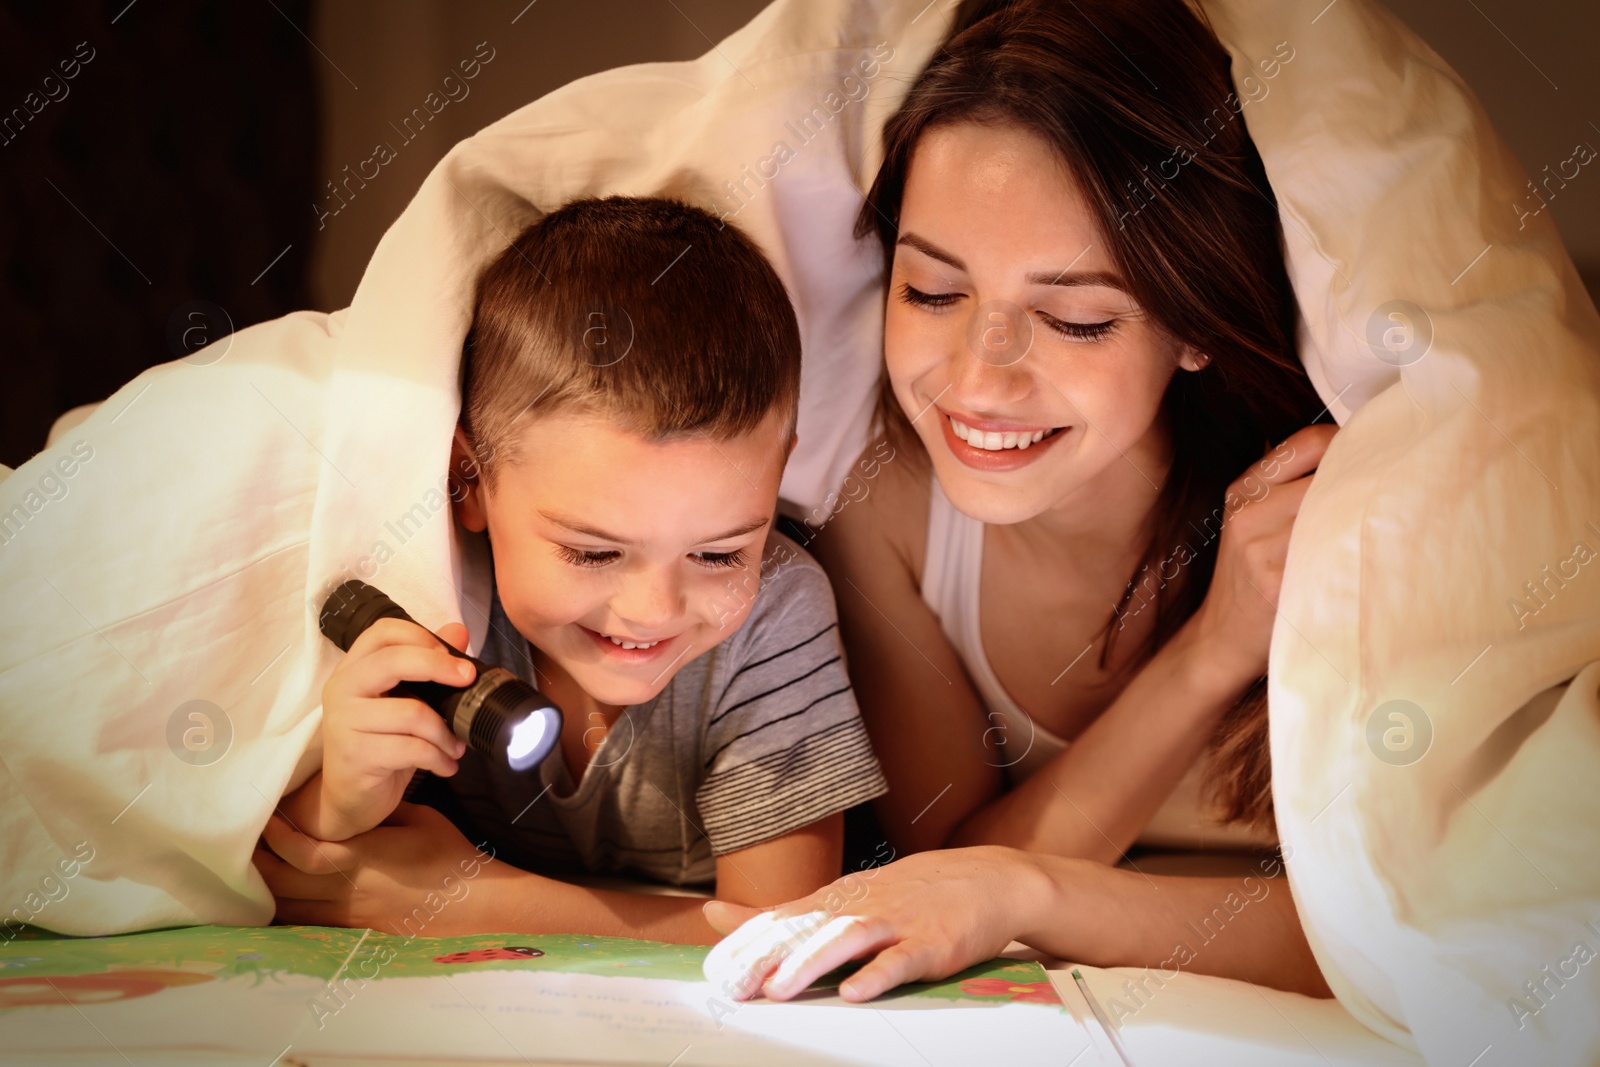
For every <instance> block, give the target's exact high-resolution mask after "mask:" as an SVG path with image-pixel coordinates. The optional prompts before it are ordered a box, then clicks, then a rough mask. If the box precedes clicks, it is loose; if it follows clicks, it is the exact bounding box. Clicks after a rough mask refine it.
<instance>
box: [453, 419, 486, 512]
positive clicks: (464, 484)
mask: <svg viewBox="0 0 1600 1067" xmlns="http://www.w3.org/2000/svg"><path fill="white" fill-rule="evenodd" d="M482 473H483V468H482V467H481V465H480V464H479V463H478V454H477V452H476V451H475V450H474V449H473V447H472V442H471V441H470V440H468V439H467V431H465V430H463V429H462V428H461V425H460V423H457V424H456V432H455V436H454V437H453V438H452V439H451V441H450V472H449V479H450V480H449V486H450V506H451V509H452V511H453V512H454V514H455V519H456V521H457V522H459V523H460V524H461V525H462V526H463V527H465V528H466V529H468V530H471V531H472V532H473V533H482V532H483V531H484V530H486V529H488V528H489V514H488V512H487V511H486V510H485V509H484V505H483V481H482V477H481V475H482Z"/></svg>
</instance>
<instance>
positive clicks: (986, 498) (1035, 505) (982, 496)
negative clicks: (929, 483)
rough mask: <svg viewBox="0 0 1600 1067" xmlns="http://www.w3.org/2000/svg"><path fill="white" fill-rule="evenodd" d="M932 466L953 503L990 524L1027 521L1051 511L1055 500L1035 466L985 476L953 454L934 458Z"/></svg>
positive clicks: (940, 484) (958, 508)
mask: <svg viewBox="0 0 1600 1067" xmlns="http://www.w3.org/2000/svg"><path fill="white" fill-rule="evenodd" d="M933 468H934V474H935V475H937V476H938V479H939V488H940V489H942V490H943V491H944V495H945V497H946V498H947V499H948V500H949V501H950V503H951V505H952V506H954V507H955V509H956V510H957V511H959V512H961V513H962V514H963V515H966V516H968V517H970V518H974V519H977V520H978V521H979V522H984V523H988V524H989V525H991V526H1010V525H1013V524H1015V523H1019V522H1026V521H1027V520H1029V519H1031V518H1033V517H1034V516H1036V515H1039V514H1042V513H1043V512H1045V511H1048V510H1049V509H1050V506H1051V504H1052V503H1053V500H1054V498H1053V497H1052V496H1051V494H1050V493H1049V492H1048V491H1047V487H1046V485H1045V483H1044V479H1042V478H1040V477H1039V476H1038V474H1037V473H1035V471H1034V470H1033V469H1029V470H1026V471H1015V472H1009V473H1007V474H1004V475H999V476H997V475H993V474H990V475H987V476H984V475H979V474H977V473H976V472H974V471H973V470H972V469H971V468H969V467H967V466H965V465H964V464H962V463H960V462H958V461H957V460H956V459H955V458H954V457H953V456H940V457H937V458H935V460H934V464H933ZM1057 496H1059V493H1058V494H1057Z"/></svg>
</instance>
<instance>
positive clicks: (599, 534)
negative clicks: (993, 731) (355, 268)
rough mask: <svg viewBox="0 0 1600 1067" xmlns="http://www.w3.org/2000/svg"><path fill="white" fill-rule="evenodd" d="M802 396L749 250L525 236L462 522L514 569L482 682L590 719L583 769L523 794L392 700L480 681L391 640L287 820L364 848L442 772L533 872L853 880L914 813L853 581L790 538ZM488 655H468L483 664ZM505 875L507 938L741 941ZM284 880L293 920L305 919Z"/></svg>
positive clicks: (543, 227) (594, 219)
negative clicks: (898, 791) (849, 827)
mask: <svg viewBox="0 0 1600 1067" xmlns="http://www.w3.org/2000/svg"><path fill="white" fill-rule="evenodd" d="M799 388H800V338H799V330H798V327H797V325H796V322H795V318H794V312H793V309H792V308H791V306H790V304H789V301H788V297H787V295H786V294H785V292H784V289H783V285H782V283H781V282H780V281H779V279H778V277H777V275H776V273H774V271H773V270H772V268H771V266H770V265H769V264H768V263H767V262H766V260H765V259H764V258H763V257H762V256H761V254H760V252H759V251H758V250H757V249H756V247H755V246H754V245H753V244H752V243H751V242H750V241H749V240H748V239H747V238H746V237H744V236H743V235H742V234H741V233H740V232H739V231H738V230H736V229H735V228H733V227H731V226H726V225H725V224H723V223H721V222H719V221H718V220H716V219H715V218H713V217H712V216H710V215H708V214H706V213H704V212H702V211H699V210H697V209H694V208H691V207H688V206H686V205H684V204H680V203H677V202H673V201H668V200H659V199H628V198H621V197H613V198H610V199H606V200H593V199H590V200H579V201H576V202H574V203H571V204H569V205H567V206H566V207H564V208H562V209H560V210H558V211H556V212H554V213H552V214H550V215H548V216H546V217H545V218H544V219H542V220H540V221H539V222H538V223H536V224H535V225H533V226H531V227H530V228H529V229H528V230H526V231H525V232H524V233H522V234H521V235H520V236H519V237H518V238H517V240H516V241H515V242H513V244H512V245H511V247H509V248H508V249H507V250H506V251H505V252H504V253H502V254H501V255H500V256H499V257H498V258H497V259H496V260H495V261H494V262H493V263H492V264H491V265H490V266H489V268H488V269H487V270H486V271H485V273H484V275H483V277H482V278H481V279H480V280H479V284H478V292H477V301H476V310H475V315H474V321H473V326H472V331H471V334H470V335H469V338H468V342H467V352H466V359H465V378H464V385H463V410H462V416H461V420H460V425H459V426H458V427H457V430H456V439H455V442H454V446H453V452H452V460H451V462H452V469H453V470H455V471H461V472H466V473H465V474H464V475H463V477H462V480H461V482H460V484H459V485H458V486H456V487H453V490H452V498H453V500H454V516H455V520H456V521H457V522H458V523H459V524H460V526H462V527H464V528H465V530H467V531H472V532H480V531H481V532H482V533H483V535H484V537H485V538H486V539H487V543H488V546H489V554H490V557H491V559H492V570H493V596H492V598H491V602H490V620H489V622H490V627H489V635H488V638H487V639H486V641H485V644H484V647H483V649H482V650H481V651H480V652H479V658H480V659H482V660H484V661H485V662H487V663H490V664H494V665H497V666H502V667H505V668H506V669H508V670H510V671H512V672H513V673H516V674H518V675H520V676H522V677H523V678H525V679H527V680H529V681H531V682H533V684H534V685H535V686H536V687H537V688H539V689H540V690H542V691H543V692H544V693H545V694H546V695H547V696H549V697H550V698H551V699H553V700H554V701H555V702H556V703H557V704H558V705H559V706H560V707H561V708H562V710H563V713H564V726H563V729H562V736H561V739H560V744H559V745H558V746H557V748H556V749H555V750H554V751H553V752H552V753H551V754H550V756H549V757H548V758H547V759H545V761H544V762H543V763H542V764H541V765H540V766H539V767H538V768H537V769H536V770H529V771H526V772H522V773H517V772H512V771H510V770H506V769H502V768H500V767H498V766H497V765H495V764H493V763H491V762H490V761H488V760H485V759H483V758H482V757H481V756H480V755H479V753H478V752H476V751H475V750H472V749H467V748H465V747H464V745H463V744H462V743H461V742H459V741H458V740H457V739H456V738H455V737H454V735H452V734H451V733H450V731H449V730H448V728H447V727H446V726H445V724H444V721H443V720H442V719H441V718H440V717H439V716H438V715H437V714H436V713H435V712H433V711H432V710H431V709H429V708H427V707H426V706H425V705H423V704H421V703H420V702H418V701H415V700H410V699H404V698H398V697H386V696H385V694H386V693H387V692H388V691H389V690H390V689H391V688H392V687H393V686H394V685H396V684H397V683H398V682H400V681H403V680H414V681H422V680H432V681H439V682H445V683H448V684H452V685H463V684H466V682H467V681H468V680H469V679H470V677H471V675H470V673H469V674H466V675H463V674H458V673H457V672H458V670H459V669H460V668H461V664H462V661H461V660H459V659H457V658H454V657H451V656H450V655H449V654H448V653H446V652H445V651H444V650H443V649H442V648H440V647H439V645H438V642H437V640H436V639H435V638H434V637H433V636H431V635H429V634H428V633H427V632H426V631H424V630H423V629H422V628H421V627H420V626H416V625H414V624H411V623H406V622H403V621H400V620H382V621H380V622H379V623H378V624H376V625H374V626H372V627H371V628H370V629H368V630H367V631H366V632H365V633H364V634H362V636H361V637H360V638H359V639H358V640H357V641H356V642H355V643H354V644H353V645H352V646H351V648H350V651H349V653H348V655H347V656H346V657H345V659H344V660H343V661H341V663H340V665H339V667H338V668H337V669H336V670H335V671H334V673H333V675H332V676H330V678H329V679H328V682H327V685H326V686H325V688H324V691H323V710H324V722H323V735H324V757H323V759H324V762H323V768H322V771H321V772H320V773H319V774H318V775H317V776H314V777H313V778H312V779H311V780H310V781H308V782H307V783H306V784H305V785H304V786H302V787H301V788H300V789H299V790H297V791H296V792H295V793H294V794H291V795H290V796H289V797H288V798H286V799H285V801H284V803H283V806H282V813H283V815H284V816H286V817H287V819H288V820H289V822H290V823H291V824H292V825H293V826H295V827H296V828H298V829H299V830H300V831H302V832H303V833H305V834H306V835H308V836H309V837H311V838H314V839H321V840H322V841H339V840H344V839H347V838H350V837H353V836H355V835H357V834H361V833H363V832H364V831H367V830H370V829H372V828H373V827H376V826H378V825H379V824H380V823H381V822H383V821H384V820H385V819H387V818H388V817H389V816H390V815H391V814H393V813H394V812H395V810H396V808H397V806H398V804H399V802H400V800H401V797H402V794H403V793H404V791H405V789H406V787H407V783H408V782H409V781H410V780H411V778H412V775H413V770H414V768H418V767H420V768H424V769H426V770H429V771H432V772H433V773H434V774H436V775H439V776H440V777H439V778H438V779H435V780H430V781H428V782H427V783H426V785H427V788H426V789H424V791H423V792H422V793H421V794H419V796H421V798H422V799H425V800H428V801H429V802H430V803H432V804H433V805H434V806H436V807H438V808H439V809H441V810H442V811H444V812H446V813H447V814H449V815H450V817H451V820H452V821H454V822H455V823H456V824H457V826H458V827H459V828H461V829H462V830H463V831H464V832H466V833H467V834H469V835H470V836H471V838H472V840H474V841H479V840H486V841H487V843H488V844H489V845H490V846H491V847H492V849H493V851H494V852H495V854H496V856H497V858H500V859H504V860H507V861H509V863H510V864H511V865H514V866H515V867H517V868H525V869H526V868H538V869H540V870H544V871H567V872H590V873H601V874H604V873H624V872H626V873H632V874H638V875H643V876H645V877H647V878H650V879H654V880H658V881H661V882H667V883H671V884H674V885H693V884H705V883H710V882H713V881H714V883H715V891H716V895H717V897H718V898H719V899H724V900H729V901H734V902H736V903H742V904H751V905H761V904H776V903H779V902H782V901H786V900H792V899H795V898H796V897H799V896H803V895H805V894H806V893H809V892H812V891H813V890H815V889H817V888H819V887H821V886H822V885H825V884H826V883H828V882H830V881H831V880H833V879H834V878H835V877H836V876H837V875H838V874H839V867H840V859H841V850H842V847H843V843H842V834H843V829H842V818H841V813H842V812H843V810H844V809H846V808H848V807H850V806H852V805H854V804H858V803H861V802H862V801H865V800H869V799H871V798H873V797H876V796H878V795H880V794H882V793H883V792H885V791H886V789H887V786H886V784H885V782H884V779H883V776H882V774H881V772H880V770H879V767H878V764H877V761H876V759H875V758H874V757H873V755H872V751H871V748H870V745H869V742H868V740H867V736H866V733H865V731H864V729H863V727H862V725H861V722H860V719H859V716H858V713H857V710H856V705H855V700H854V697H853V696H852V694H851V690H850V685H849V681H848V679H847V677H846V674H845V669H844V663H843V661H842V657H841V651H840V649H841V646H840V642H839V637H838V627H837V625H836V622H835V615H834V606H833V600H832V594H831V590H830V588H829V586H828V583H827V579H826V577H825V576H824V574H823V572H822V570H821V568H820V567H818V565H817V564H816V563H815V562H814V561H812V560H811V558H810V557H809V556H807V555H806V554H805V553H804V552H803V551H802V550H801V549H799V548H798V547H797V546H796V545H795V544H794V542H792V541H790V540H789V539H788V538H786V537H784V536H783V535H782V534H780V533H778V532H776V531H774V530H773V529H772V524H773V520H774V511H775V505H776V501H777V494H778V484H779V481H780V479H781V477H782V473H783V468H784V464H785V462H786V460H787V458H788V455H789V452H790V450H791V449H792V448H793V446H794V442H795V440H796V438H795V432H794V428H795V419H796V413H797V409H798V400H799ZM480 464H481V465H480ZM457 490H459V491H457ZM447 631H449V632H448V634H447ZM464 633H465V628H464V627H461V626H460V625H459V624H453V625H452V627H446V628H445V629H444V630H441V632H440V634H441V636H442V637H446V639H448V640H451V641H452V644H453V645H454V646H455V647H457V648H459V647H462V643H463V642H464V640H465V637H464ZM467 670H468V671H470V670H471V668H470V665H469V666H468V668H467ZM430 793H431V794H432V795H431V796H430V795H429V794H430ZM381 832H383V831H380V833H381ZM269 836H270V835H269ZM496 867H497V868H498V874H497V880H496V881H495V883H494V885H495V888H494V890H493V891H492V892H490V893H487V894H479V897H478V902H477V904H475V905H473V907H474V909H475V910H473V911H472V914H471V925H472V926H473V927H475V928H477V929H479V930H483V931H519V932H529V933H533V932H550V933H555V932H583V933H591V934H610V935H621V936H635V937H651V938H655V939H658V940H673V941H686V942H694V941H700V942H709V941H713V940H715V939H716V934H715V932H714V931H713V930H712V929H711V927H710V926H709V925H708V924H707V923H706V922H705V920H704V918H703V917H702V915H701V911H700V902H699V901H696V900H693V899H684V898H681V897H672V896H650V895H643V894H632V893H623V892H613V891H608V890H601V889H589V888H583V887H580V886H576V885H571V884H568V883H565V882H559V881H555V880H553V879H550V878H546V877H543V876H541V875H538V874H533V873H531V872H529V871H527V870H516V871H509V870H508V868H507V867H506V865H496ZM264 873H266V871H265V870H264ZM508 878H509V879H511V881H510V882H508V881H507V879H508ZM281 879H282V876H280V883H279V884H275V885H273V889H274V892H275V894H277V895H278V896H279V898H280V907H279V914H280V917H282V916H283V914H284V912H285V905H286V903H288V902H287V901H285V900H284V899H283V898H285V897H293V896H295V895H297V894H296V893H295V892H293V890H292V888H291V889H286V888H285V887H286V885H287V882H285V881H283V880H281ZM271 881H272V879H271V878H269V883H270V882H271ZM429 888H432V887H429ZM402 910H404V909H402ZM458 919H459V917H458ZM456 926H457V928H459V922H458V923H457V924H456ZM428 932H429V933H430V934H432V933H434V932H435V931H432V930H430V931H428Z"/></svg>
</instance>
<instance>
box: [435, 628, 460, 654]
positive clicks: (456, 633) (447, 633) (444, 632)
mask: <svg viewBox="0 0 1600 1067" xmlns="http://www.w3.org/2000/svg"><path fill="white" fill-rule="evenodd" d="M438 634H439V638H440V640H443V641H447V642H449V644H450V647H451V648H453V649H455V650H456V651H457V652H465V651H466V650H467V624H466V623H464V622H447V623H445V624H444V625H443V626H441V627H439V630H438Z"/></svg>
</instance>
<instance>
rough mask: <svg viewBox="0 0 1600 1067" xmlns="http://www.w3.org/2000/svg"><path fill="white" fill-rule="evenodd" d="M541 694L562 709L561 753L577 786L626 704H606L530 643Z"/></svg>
mask: <svg viewBox="0 0 1600 1067" xmlns="http://www.w3.org/2000/svg"><path fill="white" fill-rule="evenodd" d="M528 652H529V654H530V655H531V656H532V659H533V673H534V678H535V679H536V681H537V685H538V688H539V691H540V692H542V693H544V695H545V696H547V697H549V698H550V699H551V700H553V701H555V704H556V707H558V708H560V709H561V754H562V756H564V757H565V759H566V762H567V771H568V772H569V773H570V774H571V776H572V781H573V783H574V784H578V783H581V782H582V781H583V776H584V773H585V771H587V770H588V767H589V761H590V760H591V759H592V758H593V756H594V754H595V752H596V751H598V750H599V748H600V745H601V744H602V743H603V742H604V741H605V739H606V736H607V735H608V734H610V732H611V727H612V725H613V724H615V723H616V721H617V720H618V719H619V718H621V717H622V713H623V711H625V710H626V706H625V705H621V704H602V703H600V701H598V700H596V699H595V698H594V697H592V696H590V695H589V694H588V693H587V692H586V691H585V690H584V689H583V687H582V686H580V685H578V683H577V682H576V681H575V680H574V679H573V677H572V675H570V674H568V673H567V672H566V671H565V670H563V669H562V667H561V664H559V663H557V662H556V661H555V660H553V659H551V658H550V657H549V656H546V655H545V654H544V653H543V652H541V651H540V650H539V647H538V646H537V645H535V644H534V643H533V642H531V641H530V642H528Z"/></svg>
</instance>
